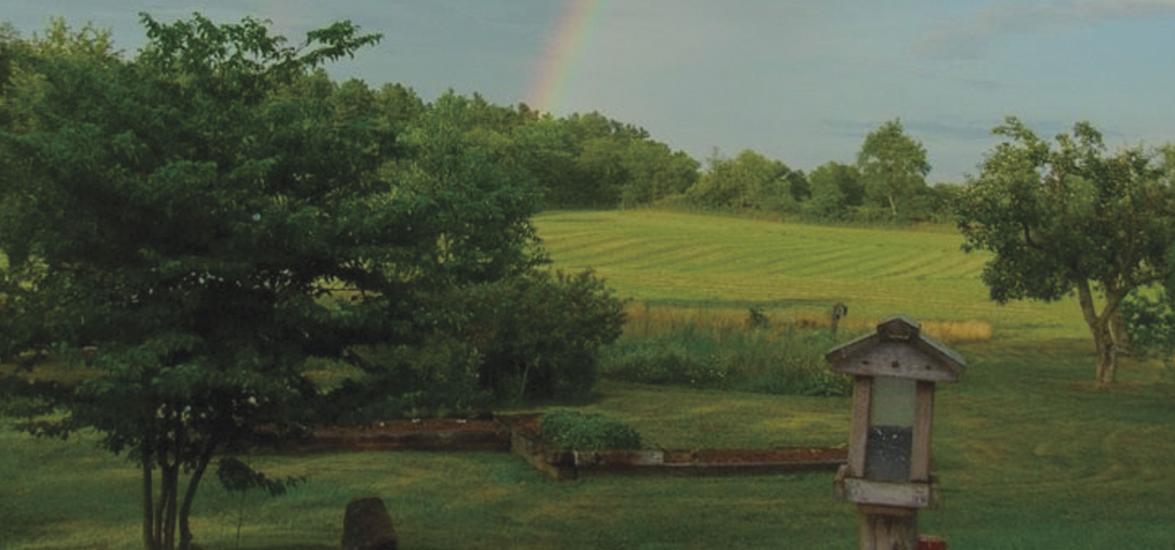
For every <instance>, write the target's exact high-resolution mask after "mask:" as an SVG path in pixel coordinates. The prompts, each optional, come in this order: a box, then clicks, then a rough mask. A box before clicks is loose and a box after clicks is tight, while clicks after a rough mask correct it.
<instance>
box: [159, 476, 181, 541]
mask: <svg viewBox="0 0 1175 550" xmlns="http://www.w3.org/2000/svg"><path fill="white" fill-rule="evenodd" d="M179 470H180V467H179V464H169V465H167V466H165V467H164V471H165V473H164V474H163V478H164V479H165V480H166V481H165V483H167V488H166V489H167V496H166V497H163V498H164V500H165V502H164V503H163V504H164V506H163V518H161V519H162V522H163V529H162V531H163V544H162V547H163V550H173V549H174V548H175V520H176V509H175V505H176V501H177V500H178V498H179V495H178V494H177V493H179V477H180V471H179Z"/></svg>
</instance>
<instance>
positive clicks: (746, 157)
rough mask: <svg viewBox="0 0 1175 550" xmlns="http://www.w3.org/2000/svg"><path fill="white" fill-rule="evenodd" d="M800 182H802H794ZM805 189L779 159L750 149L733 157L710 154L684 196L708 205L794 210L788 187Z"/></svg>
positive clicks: (699, 203)
mask: <svg viewBox="0 0 1175 550" xmlns="http://www.w3.org/2000/svg"><path fill="white" fill-rule="evenodd" d="M798 181H802V182H803V183H802V185H797V182H798ZM794 187H799V188H800V189H802V190H801V191H799V192H806V191H807V180H806V178H804V176H803V174H802V173H797V172H795V171H793V170H792V169H791V168H789V167H788V166H787V165H786V164H784V163H783V162H781V161H778V160H774V159H770V158H767V157H765V156H763V155H761V154H759V153H757V152H755V151H752V150H750V149H746V150H743V151H742V152H740V153H739V154H738V155H737V156H735V157H734V158H723V157H720V156H714V157H713V158H711V159H709V166H708V167H707V169H706V171H705V173H703V174H702V177H701V178H700V179H699V180H698V183H697V184H695V185H694V186H693V187H691V188H690V189H689V191H688V193H687V196H688V197H689V198H690V200H691V201H692V202H694V203H695V204H698V205H700V206H704V207H708V208H734V209H746V208H753V209H759V210H777V211H778V210H795V208H796V204H797V199H796V197H795V196H793V194H792V189H793V188H794Z"/></svg>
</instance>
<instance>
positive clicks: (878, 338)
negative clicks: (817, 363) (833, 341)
mask: <svg viewBox="0 0 1175 550" xmlns="http://www.w3.org/2000/svg"><path fill="white" fill-rule="evenodd" d="M824 358H825V359H827V360H828V362H829V363H831V364H832V368H833V370H836V371H840V372H844V373H847V374H853V375H863V376H895V377H899V378H912V379H915V380H929V381H936V382H954V381H956V380H958V379H959V377H960V376H962V375H963V370H964V369H965V368H966V366H967V362H966V361H965V360H963V357H962V356H960V355H959V354H958V353H957V352H956V351H954V350H952V349H950V348H948V347H947V346H946V345H945V344H943V343H942V342H939V341H938V340H935V339H934V338H931V337H930V336H927V335H925V334H923V333H922V326H921V324H919V323H918V322H917V321H914V320H913V319H910V318H909V317H905V316H901V315H898V316H894V317H890V318H888V319H885V320H884V321H881V322H880V323H878V325H877V330H876V331H874V332H872V333H869V334H866V335H864V336H861V337H860V338H857V339H855V340H852V341H850V342H846V343H844V344H841V345H839V346H837V347H835V348H832V349H831V350H829V351H828V353H827V354H825V356H824Z"/></svg>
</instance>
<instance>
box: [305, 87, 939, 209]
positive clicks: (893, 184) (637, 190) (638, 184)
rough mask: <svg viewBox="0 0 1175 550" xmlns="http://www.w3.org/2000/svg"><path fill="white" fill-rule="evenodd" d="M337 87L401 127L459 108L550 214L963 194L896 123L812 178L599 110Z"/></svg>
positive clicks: (869, 204) (845, 204) (864, 205)
mask: <svg viewBox="0 0 1175 550" xmlns="http://www.w3.org/2000/svg"><path fill="white" fill-rule="evenodd" d="M324 85H326V81H324ZM332 85H333V84H332ZM337 86H338V90H337V93H339V94H341V95H346V96H352V98H351V99H353V100H354V99H358V100H360V101H361V102H362V103H365V104H367V105H369V106H371V107H372V108H375V109H379V110H381V111H384V114H385V116H386V119H387V120H389V121H391V123H392V124H395V125H397V126H400V127H402V128H403V129H408V128H411V127H413V126H415V122H416V120H417V119H418V117H420V116H421V115H422V114H423V113H425V112H427V111H428V110H429V109H435V108H437V107H438V105H443V106H444V108H445V109H446V110H448V109H451V108H452V109H456V111H458V112H460V113H461V116H460V117H459V118H461V119H462V120H463V121H464V122H465V123H466V124H467V125H468V126H467V127H468V128H472V129H476V133H479V134H482V135H483V137H485V138H487V139H489V140H490V141H493V142H496V143H497V145H498V146H499V147H501V149H499V150H502V149H505V150H508V151H509V155H508V156H509V157H511V158H513V159H514V160H515V161H516V162H517V163H518V165H519V166H518V167H519V168H521V169H522V172H524V173H526V174H529V176H530V177H531V178H533V182H532V183H533V185H534V186H535V188H536V189H537V190H538V191H539V192H540V193H539V194H540V196H541V199H540V203H541V206H542V208H545V209H577V208H598V209H611V208H633V207H644V206H657V207H665V208H675V209H701V210H722V211H751V212H758V213H774V214H778V215H780V216H782V217H788V218H800V219H827V220H846V221H866V222H891V221H900V222H907V221H948V220H949V219H950V204H951V201H952V199H953V197H955V196H956V195H957V191H958V189H959V187H958V186H956V185H937V186H933V187H932V186H930V185H928V184H927V182H926V180H925V176H926V174H927V173H928V172H929V170H930V166H929V164H928V163H927V161H926V150H925V148H924V147H923V146H922V144H921V143H919V142H917V141H916V140H914V139H913V138H911V137H909V136H908V135H906V134H905V132H904V130H903V128H902V126H901V122H900V121H897V120H894V121H890V122H886V123H885V124H883V125H881V126H880V127H879V128H877V129H876V130H875V131H874V132H873V133H871V134H869V135H868V136H864V141H863V144H862V148H861V150H860V152H859V153H858V155H857V157H858V158H857V162H856V163H855V164H844V163H840V162H835V161H829V162H827V163H825V164H823V165H821V166H819V167H817V168H816V169H815V170H813V171H812V172H811V173H805V172H804V171H803V170H798V169H793V168H791V167H790V166H788V165H787V164H786V163H784V162H783V161H781V160H777V159H772V158H768V157H767V156H765V155H763V154H761V153H758V152H756V151H752V150H743V151H741V152H739V153H737V154H736V155H734V156H733V157H728V156H724V155H722V154H721V153H719V152H718V151H717V150H716V151H715V152H714V153H713V154H712V155H711V156H710V157H709V158H707V159H705V161H704V162H699V161H698V160H697V159H695V158H693V157H691V156H690V155H689V154H687V153H686V152H684V151H674V150H673V149H671V148H670V147H669V146H668V145H666V144H665V143H662V142H660V141H657V140H656V139H654V138H653V137H652V136H651V135H650V134H649V132H648V131H646V130H645V129H643V128H640V127H637V126H635V125H632V124H628V123H625V122H622V121H618V120H614V119H611V118H608V117H607V116H605V115H603V114H600V113H598V112H591V113H587V114H580V113H575V114H571V115H568V116H564V117H555V116H553V115H551V114H549V113H543V112H540V111H536V110H534V109H531V108H530V107H528V106H527V105H526V104H524V103H520V104H518V105H517V106H515V107H509V106H502V105H495V104H493V103H490V102H488V101H486V100H485V99H484V98H483V97H482V96H481V95H479V94H477V93H475V94H473V95H472V97H465V96H460V95H457V94H455V93H453V92H451V91H450V92H446V93H445V94H442V95H441V96H440V97H439V98H437V99H436V100H435V101H434V102H433V103H426V102H425V101H424V100H422V99H421V98H420V97H419V96H418V95H417V94H416V93H415V92H414V91H413V90H412V89H411V88H408V87H405V86H403V85H401V84H387V85H384V86H383V87H381V88H379V89H369V88H368V87H367V86H366V85H365V84H363V83H361V82H358V81H350V82H344V83H342V84H338V85H337Z"/></svg>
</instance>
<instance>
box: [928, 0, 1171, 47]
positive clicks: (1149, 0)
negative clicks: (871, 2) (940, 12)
mask: <svg viewBox="0 0 1175 550" xmlns="http://www.w3.org/2000/svg"><path fill="white" fill-rule="evenodd" d="M1143 19H1175V0H1083V1H1069V2H1052V3H1024V4H1010V3H1008V4H998V5H995V6H991V7H989V8H988V9H987V10H985V11H983V12H981V13H979V14H977V15H976V16H975V17H974V18H971V19H968V20H955V21H953V22H949V23H947V24H944V25H940V26H939V27H937V28H934V29H932V30H930V31H928V32H927V33H926V34H925V35H924V36H923V37H922V38H921V39H920V40H919V41H918V42H917V43H915V44H914V51H915V52H917V53H920V54H923V55H926V56H929V57H934V58H940V59H978V58H980V57H982V55H983V52H984V51H985V50H986V49H987V46H988V45H989V44H991V43H992V42H993V41H995V40H996V39H997V38H999V37H1001V36H1007V35H1014V34H1026V33H1030V32H1033V31H1037V30H1040V29H1043V28H1048V27H1065V26H1090V25H1097V24H1099V23H1106V22H1113V21H1132V20H1143Z"/></svg>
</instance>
